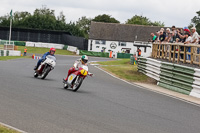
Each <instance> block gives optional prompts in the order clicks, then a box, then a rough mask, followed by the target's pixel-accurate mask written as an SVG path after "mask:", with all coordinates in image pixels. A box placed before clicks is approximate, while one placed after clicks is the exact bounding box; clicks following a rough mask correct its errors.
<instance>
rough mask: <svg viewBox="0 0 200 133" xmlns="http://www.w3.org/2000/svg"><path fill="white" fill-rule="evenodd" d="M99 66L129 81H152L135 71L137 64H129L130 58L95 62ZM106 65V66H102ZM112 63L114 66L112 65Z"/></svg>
mask: <svg viewBox="0 0 200 133" xmlns="http://www.w3.org/2000/svg"><path fill="white" fill-rule="evenodd" d="M97 64H100V65H102V66H101V67H102V68H103V69H104V70H106V71H108V72H111V73H112V74H114V75H115V76H117V77H119V78H121V79H125V80H127V81H130V82H145V83H147V82H148V83H149V82H150V83H152V82H153V81H152V79H151V78H149V77H147V76H146V75H144V74H142V73H139V72H138V71H137V65H131V64H130V59H121V60H115V61H105V62H97ZM104 65H106V66H104ZM113 65H114V66H113Z"/></svg>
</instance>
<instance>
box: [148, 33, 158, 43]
mask: <svg viewBox="0 0 200 133" xmlns="http://www.w3.org/2000/svg"><path fill="white" fill-rule="evenodd" d="M151 36H152V39H151V40H150V41H151V42H155V41H156V40H157V36H156V35H155V34H154V33H151Z"/></svg>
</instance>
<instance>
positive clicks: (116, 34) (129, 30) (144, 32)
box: [89, 22, 161, 42]
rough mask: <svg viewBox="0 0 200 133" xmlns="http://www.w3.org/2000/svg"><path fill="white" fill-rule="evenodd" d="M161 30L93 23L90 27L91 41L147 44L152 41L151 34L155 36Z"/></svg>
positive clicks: (153, 27) (131, 25) (157, 28)
mask: <svg viewBox="0 0 200 133" xmlns="http://www.w3.org/2000/svg"><path fill="white" fill-rule="evenodd" d="M160 28H161V27H158V26H144V25H134V24H117V23H102V22H92V23H91V26H90V33H89V39H95V40H109V41H123V42H134V41H145V42H147V41H148V40H149V39H151V36H150V34H151V32H153V33H154V34H155V33H156V32H157V31H159V30H160Z"/></svg>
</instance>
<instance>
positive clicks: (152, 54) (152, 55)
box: [151, 43, 155, 58]
mask: <svg viewBox="0 0 200 133" xmlns="http://www.w3.org/2000/svg"><path fill="white" fill-rule="evenodd" d="M154 47H155V45H154V44H153V43H152V53H151V57H152V58H154V53H155V51H154V50H155V49H154Z"/></svg>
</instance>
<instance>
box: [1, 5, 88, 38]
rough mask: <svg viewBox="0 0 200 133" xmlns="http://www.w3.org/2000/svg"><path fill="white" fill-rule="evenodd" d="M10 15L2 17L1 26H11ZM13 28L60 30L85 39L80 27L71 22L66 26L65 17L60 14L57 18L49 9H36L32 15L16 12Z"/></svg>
mask: <svg viewBox="0 0 200 133" xmlns="http://www.w3.org/2000/svg"><path fill="white" fill-rule="evenodd" d="M9 25H10V16H9V14H7V15H5V16H2V17H0V26H9ZM13 27H18V28H33V29H41V30H60V31H67V32H70V33H71V34H72V35H75V36H80V37H84V32H83V31H82V30H81V29H79V27H78V26H77V25H76V24H75V23H72V22H70V23H69V24H66V22H65V15H64V14H63V12H60V15H59V16H57V17H56V16H55V11H54V10H51V9H49V8H41V9H36V10H35V11H34V13H33V15H31V14H30V13H28V12H15V13H14V14H13Z"/></svg>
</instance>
